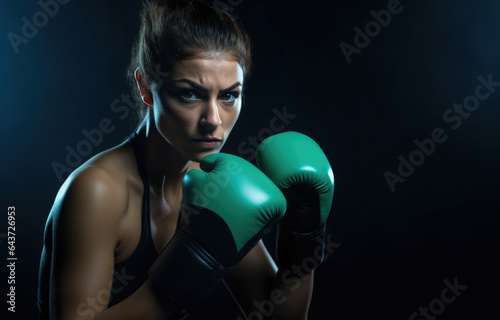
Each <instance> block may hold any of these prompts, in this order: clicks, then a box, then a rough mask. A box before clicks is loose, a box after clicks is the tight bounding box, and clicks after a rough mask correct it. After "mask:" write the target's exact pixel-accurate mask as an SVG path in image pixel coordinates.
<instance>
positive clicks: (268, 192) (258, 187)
mask: <svg viewBox="0 0 500 320" xmlns="http://www.w3.org/2000/svg"><path fill="white" fill-rule="evenodd" d="M200 168H201V169H202V170H203V171H200V170H191V171H189V172H188V173H187V174H186V175H185V177H184V180H183V185H182V187H183V196H184V199H183V206H182V209H181V214H180V216H179V220H178V224H177V229H176V232H175V234H174V236H173V238H172V240H171V241H170V242H169V243H168V245H167V246H166V247H165V249H164V250H163V251H162V253H161V255H160V257H159V258H158V259H157V260H156V261H155V263H154V264H153V266H152V267H151V269H150V270H149V275H150V277H151V278H152V279H153V281H154V282H155V283H157V284H159V286H160V291H161V292H162V293H163V294H164V295H165V296H166V297H167V298H166V300H167V301H171V302H173V303H174V304H175V305H178V306H180V307H187V306H190V305H193V304H194V303H196V302H198V301H200V300H202V299H204V298H205V297H206V296H207V295H208V294H209V293H210V292H211V290H212V289H213V288H214V287H215V286H216V285H217V283H218V282H219V281H220V280H221V278H222V275H223V273H224V271H225V270H226V268H227V267H229V266H232V265H234V264H236V263H238V262H239V261H241V259H242V258H243V257H244V256H245V255H246V254H247V253H248V252H249V251H250V250H251V249H252V248H253V247H254V246H255V245H256V244H257V242H258V241H259V240H260V239H261V238H262V236H263V235H265V234H266V233H267V232H269V230H270V229H271V228H272V226H273V224H274V223H275V222H276V221H277V220H279V219H280V218H281V217H282V216H283V214H284V212H285V210H286V199H285V197H284V196H283V194H282V193H281V191H280V190H279V189H278V188H277V187H276V186H275V185H274V183H273V182H272V181H271V180H269V178H267V176H266V175H265V174H263V173H262V172H261V171H260V170H259V169H257V168H256V167H255V166H254V165H252V164H251V163H249V162H248V161H246V160H244V159H242V158H240V157H237V156H233V155H228V154H224V153H215V154H211V155H209V156H206V157H205V158H203V160H202V161H201V162H200Z"/></svg>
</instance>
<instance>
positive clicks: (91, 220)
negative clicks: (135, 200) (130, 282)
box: [50, 167, 127, 319]
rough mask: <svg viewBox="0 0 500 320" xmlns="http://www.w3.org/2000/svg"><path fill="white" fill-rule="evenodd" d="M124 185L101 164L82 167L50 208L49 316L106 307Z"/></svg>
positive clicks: (83, 315)
mask: <svg viewBox="0 0 500 320" xmlns="http://www.w3.org/2000/svg"><path fill="white" fill-rule="evenodd" d="M126 204H127V193H126V186H125V185H124V184H122V183H120V181H117V180H116V178H114V177H113V176H111V175H110V174H109V172H107V171H106V170H105V169H103V168H99V167H90V168H86V169H84V170H83V171H81V172H80V173H79V174H78V175H76V176H75V177H74V178H73V179H72V180H71V181H69V182H68V184H67V185H66V184H65V186H63V189H62V190H61V193H60V194H59V195H58V197H57V198H56V202H55V204H54V207H53V209H52V211H51V217H50V218H51V219H52V221H51V222H52V230H51V231H52V259H51V276H50V313H51V319H90V318H89V316H90V317H93V316H94V314H93V313H94V312H99V311H101V310H104V309H106V308H107V303H108V299H109V293H110V290H109V289H110V284H111V281H112V277H113V266H114V249H115V246H116V244H117V240H118V227H119V223H120V220H121V217H122V215H123V212H124V210H125V208H126Z"/></svg>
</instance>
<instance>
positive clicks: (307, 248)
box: [256, 132, 334, 268]
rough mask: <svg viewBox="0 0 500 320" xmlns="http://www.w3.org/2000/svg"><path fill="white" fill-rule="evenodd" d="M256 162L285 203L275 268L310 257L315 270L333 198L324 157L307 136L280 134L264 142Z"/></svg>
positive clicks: (330, 177)
mask: <svg viewBox="0 0 500 320" xmlns="http://www.w3.org/2000/svg"><path fill="white" fill-rule="evenodd" d="M256 160H257V166H258V167H259V169H261V170H262V172H264V173H265V174H266V175H267V176H268V177H269V178H270V179H271V180H272V181H273V182H274V183H275V184H276V185H277V186H278V187H279V188H280V190H281V191H282V192H283V194H284V195H285V197H286V200H287V210H286V213H285V215H284V217H283V219H281V221H280V223H279V225H278V234H277V244H276V247H277V249H276V250H277V260H278V265H279V266H281V267H284V268H291V267H292V266H293V265H302V263H303V262H304V260H305V259H306V258H309V257H313V258H315V259H316V260H317V262H318V263H317V265H316V267H317V266H318V265H319V264H320V263H321V262H322V261H323V259H324V251H325V248H324V243H325V228H326V224H325V222H326V219H327V218H328V215H329V214H330V209H331V206H332V199H333V185H334V178H333V171H332V168H331V166H330V163H329V162H328V159H327V158H326V155H325V154H324V153H323V151H322V150H321V148H320V147H319V146H318V144H317V143H316V142H314V140H312V139H311V138H309V137H308V136H306V135H303V134H301V133H298V132H284V133H280V134H276V135H274V136H271V137H269V138H267V139H265V140H264V141H263V142H262V143H261V144H260V146H259V148H258V149H257V152H256ZM318 246H319V247H318Z"/></svg>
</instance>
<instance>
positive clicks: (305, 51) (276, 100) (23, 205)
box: [0, 0, 500, 319]
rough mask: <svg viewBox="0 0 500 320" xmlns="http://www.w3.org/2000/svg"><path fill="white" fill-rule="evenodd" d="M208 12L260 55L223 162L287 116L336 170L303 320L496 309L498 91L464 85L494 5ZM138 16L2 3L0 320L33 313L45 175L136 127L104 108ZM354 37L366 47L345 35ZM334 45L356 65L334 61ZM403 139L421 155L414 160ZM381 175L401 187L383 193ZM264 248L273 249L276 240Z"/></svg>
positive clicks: (491, 45)
mask: <svg viewBox="0 0 500 320" xmlns="http://www.w3.org/2000/svg"><path fill="white" fill-rule="evenodd" d="M220 3H226V4H227V5H229V4H228V3H231V8H232V10H234V11H235V12H237V13H238V15H239V16H241V19H242V20H243V22H244V24H245V26H246V28H247V29H248V31H249V32H250V34H251V36H252V39H253V45H254V51H255V55H254V57H255V60H254V62H255V64H254V70H253V71H254V73H253V76H252V78H251V79H250V82H249V83H248V87H247V93H246V101H245V106H244V109H243V111H242V114H241V117H240V120H239V122H238V124H237V126H236V127H235V129H234V130H233V133H232V136H231V138H230V139H229V141H228V143H227V145H226V146H225V147H224V149H223V151H224V152H227V153H233V154H238V155H240V156H242V157H245V158H247V159H250V158H251V156H252V147H251V144H250V142H251V141H252V139H253V140H257V142H258V141H260V140H261V139H262V138H264V137H266V136H267V135H269V134H270V133H272V128H276V127H271V125H270V123H271V120H272V119H273V117H275V116H276V114H280V113H283V112H287V113H288V118H287V120H286V121H285V123H286V124H285V125H284V127H283V128H280V129H282V130H294V131H299V132H303V133H305V134H307V135H309V136H311V137H312V138H314V139H315V140H316V141H317V142H318V143H319V145H320V146H322V148H323V150H324V151H325V153H326V154H327V156H328V158H329V159H330V162H331V164H332V167H333V170H334V173H335V196H334V203H333V208H332V214H331V216H330V218H329V221H328V231H327V233H328V234H329V235H330V236H331V239H332V241H334V242H336V243H339V244H340V246H339V247H338V248H337V249H335V252H334V253H333V254H332V255H331V256H330V257H329V258H328V259H327V260H326V261H325V262H324V264H323V265H321V267H320V268H319V270H317V273H316V279H315V286H316V287H315V291H314V297H313V302H312V305H311V311H310V318H311V319H361V318H362V317H363V318H370V319H408V318H411V314H412V313H413V312H418V310H419V308H420V307H422V308H428V307H429V306H431V307H432V308H433V309H432V310H434V311H435V312H436V314H437V318H439V319H483V318H485V317H486V315H487V314H490V313H492V314H497V313H498V311H497V309H496V307H495V306H496V305H497V303H496V302H498V298H499V292H500V290H499V288H498V287H499V285H500V280H499V270H500V269H499V267H500V266H499V254H498V244H499V237H500V236H499V234H500V233H499V232H498V230H499V218H498V213H499V207H500V206H499V202H500V201H499V193H500V185H499V182H498V181H499V176H500V169H499V168H498V163H499V159H500V148H499V142H500V130H499V126H498V121H499V119H500V105H499V102H500V90H499V89H500V87H498V86H497V85H495V84H491V85H490V87H489V89H490V91H488V90H487V88H486V87H483V88H482V89H480V90H479V91H478V92H476V88H477V86H478V85H479V84H481V83H482V82H481V81H487V80H488V77H490V78H491V79H490V80H491V81H493V82H496V81H500V60H499V59H498V57H500V45H499V40H500V39H499V35H500V33H499V28H500V21H499V20H498V16H499V15H500V3H499V2H498V1H493V0H490V1H487V0H484V1H471V0H469V1H465V0H456V1H452V0H439V1H431V0H414V1H410V0H402V1H401V3H400V4H399V5H397V3H396V1H388V0H384V1H378V0H377V1H352V0H342V1H340V0H339V1H250V0H243V1H220ZM388 6H389V9H391V10H392V11H393V14H392V16H391V21H390V22H388V23H387V21H388V18H387V15H386V16H384V15H383V14H382V16H383V17H382V18H379V19H385V21H386V22H383V24H385V25H386V26H380V25H379V28H378V29H377V24H375V23H373V22H371V21H374V20H375V18H374V16H379V15H381V14H380V13H379V12H380V10H387V9H388ZM139 8H140V2H139V1H127V2H125V1H116V0H113V1H77V0H74V1H71V2H69V3H67V4H64V5H63V4H61V5H60V6H59V11H58V12H57V13H56V14H54V15H53V17H49V18H48V19H47V21H43V15H40V14H38V12H40V11H41V10H42V8H41V6H40V4H37V3H36V1H2V2H0V16H1V19H0V29H1V32H0V34H1V35H2V37H3V40H2V41H0V46H1V54H2V59H0V72H1V75H2V77H1V86H0V88H1V89H0V90H1V95H0V101H1V107H2V117H1V120H0V121H1V122H2V125H1V126H0V130H1V136H2V139H1V144H2V150H3V153H2V156H1V157H0V166H1V168H2V181H1V182H2V183H1V186H0V192H1V205H2V211H3V212H4V213H3V215H2V218H1V223H0V225H1V226H2V227H1V230H0V240H1V244H0V252H1V259H2V265H4V264H6V258H7V254H8V253H7V239H6V232H7V216H8V213H7V212H8V209H7V207H8V206H15V208H16V256H17V257H18V260H17V262H16V264H17V268H16V303H17V304H16V313H15V314H12V313H10V312H9V313H7V312H6V309H7V307H8V305H7V304H6V303H5V299H6V294H7V287H8V285H7V276H8V275H7V268H6V267H5V266H4V267H2V268H1V269H0V270H1V274H0V275H1V281H0V282H1V283H2V286H1V291H0V292H1V293H2V297H3V298H2V299H1V300H2V303H1V307H0V309H1V312H2V314H7V315H8V317H7V319H34V318H35V314H36V307H35V298H36V287H37V272H38V263H39V256H40V250H41V247H42V232H43V227H44V223H45V220H46V218H47V215H48V213H49V211H50V208H51V206H52V203H53V201H54V197H55V195H56V192H57V190H58V189H59V187H60V186H61V181H60V180H59V178H58V177H57V175H56V173H55V171H54V169H53V164H54V163H55V162H58V163H59V164H61V165H67V166H68V167H70V166H69V164H71V163H70V162H71V161H73V162H78V161H77V160H78V159H77V158H75V157H73V158H71V157H70V158H68V159H66V157H67V155H68V153H69V151H68V150H70V149H73V150H77V148H78V146H79V145H80V151H81V153H80V155H81V161H85V160H87V159H88V158H90V157H91V156H93V155H95V154H96V153H98V152H101V151H103V150H105V149H107V148H110V147H112V146H114V145H116V144H118V143H119V142H121V141H122V140H123V139H124V138H125V137H126V136H127V135H128V134H129V133H130V132H131V128H132V127H133V126H134V125H135V123H134V118H133V115H132V113H129V112H128V111H129V109H128V106H127V105H126V104H125V103H123V102H120V101H119V102H115V103H114V101H115V100H116V99H121V96H122V94H129V88H128V85H127V83H126V80H125V68H126V64H127V61H128V58H129V51H130V47H131V44H132V40H133V37H134V36H135V34H136V32H137V30H138V10H139ZM372 10H373V11H374V13H373V14H371V13H370V12H371V11H372ZM395 12H399V13H395ZM37 14H38V16H37ZM34 15H35V16H36V18H37V19H39V20H38V22H37V23H38V25H39V26H40V27H37V29H38V31H37V33H36V34H35V35H33V34H30V30H27V29H26V28H25V29H26V30H24V31H25V33H26V32H27V33H26V34H27V35H29V36H30V37H24V38H25V40H24V43H19V44H18V45H17V46H13V45H12V44H11V40H9V35H8V34H9V33H10V32H12V33H14V34H17V35H18V36H20V37H21V36H23V25H24V24H26V22H25V21H33V17H34ZM23 17H26V19H27V20H23V19H22V18H23ZM355 27H358V28H359V30H365V27H368V28H369V30H368V32H369V33H370V34H371V35H372V37H370V38H364V37H363V36H356V34H357V33H358V34H359V31H357V30H358V29H354V28H355ZM379 29H380V30H379ZM33 32H34V31H33V30H31V33H33ZM364 32H366V31H364ZM10 37H11V38H12V37H13V36H12V34H11V35H10ZM16 41H20V40H19V38H17V40H16ZM341 43H344V44H342V46H344V47H348V46H351V47H350V49H351V50H355V52H354V51H353V52H354V53H352V54H350V55H348V58H346V55H345V54H343V52H342V49H341ZM356 43H357V45H358V46H359V47H363V48H357V49H356V48H354V47H352V46H355V45H356ZM15 47H17V49H16V48H15ZM16 50H17V53H16ZM348 60H350V62H348ZM480 77H482V78H481V79H484V80H479V78H480ZM478 94H479V95H480V96H481V97H482V98H481V99H482V100H479V99H477V98H475V96H476V95H478ZM486 96H487V97H486ZM464 100H466V103H469V106H470V108H471V109H475V110H474V111H470V112H469V111H462V114H463V115H462V116H460V115H459V114H458V113H456V112H455V111H453V106H454V104H455V103H457V104H462V103H463V102H464ZM477 103H479V105H477ZM285 108H286V110H285ZM443 115H447V116H448V117H449V118H448V120H445V119H443ZM451 117H454V118H451ZM459 117H460V119H462V120H460V121H461V123H460V124H459V123H458V121H459V120H458V118H459ZM105 118H107V119H109V121H110V123H111V125H112V127H111V128H113V129H112V130H111V129H109V131H110V132H107V133H105V134H103V139H102V141H99V143H95V144H89V143H85V142H82V141H85V140H87V139H86V138H85V136H84V135H83V133H82V130H88V131H90V130H93V129H97V128H99V123H100V122H101V121H102V120H103V119H105ZM277 123H278V124H279V123H280V122H277ZM439 128H441V131H440V132H441V136H439V137H438V138H440V139H441V140H440V141H442V140H443V139H444V137H446V140H445V141H444V142H441V143H434V144H435V146H434V148H432V146H431V143H429V141H428V140H425V139H429V138H432V132H433V130H438V133H439ZM252 137H254V138H252ZM415 139H418V140H419V141H424V142H426V143H427V144H425V145H426V148H427V154H424V153H420V154H419V152H418V151H417V152H416V151H415V150H419V147H418V146H417V144H416V143H415ZM85 146H87V147H88V146H91V148H90V150H87V149H85ZM85 153H88V154H87V155H82V154H85ZM419 155H420V158H419ZM410 156H411V157H410ZM422 156H423V157H422ZM410 158H411V159H412V161H413V162H414V164H415V165H413V170H412V169H411V168H410V167H408V164H406V167H404V168H403V167H401V168H400V169H401V170H403V172H402V173H403V175H405V176H406V177H403V176H401V174H400V173H398V166H399V165H400V162H405V161H409V159H410ZM72 165H74V163H73V164H72ZM387 172H391V173H392V174H394V175H391V174H389V173H387ZM387 175H390V176H391V179H400V180H398V181H399V182H398V181H396V180H395V181H396V182H395V183H394V185H393V187H394V190H391V187H390V185H389V183H388V182H387V180H386V177H387ZM396 175H398V176H400V177H399V178H397V177H396ZM66 176H67V173H65V174H64V175H63V178H66ZM402 179H405V180H404V181H402ZM266 243H267V244H268V245H269V248H270V250H272V249H273V239H272V238H271V237H269V238H267V239H266ZM445 281H449V282H450V283H453V282H457V283H458V284H459V285H460V286H466V288H465V289H464V287H461V289H460V290H459V291H458V294H459V295H458V296H457V295H456V293H455V294H453V293H452V291H448V292H446V293H445V294H446V296H445V299H451V300H453V299H452V297H453V296H454V295H455V298H454V300H453V302H450V300H447V301H448V303H446V302H440V301H442V296H441V293H442V292H443V290H444V289H445V288H446V284H445ZM436 299H437V300H436ZM443 306H444V310H439V309H440V308H441V309H442V308H443ZM428 317H429V318H431V317H430V316H428ZM414 319H425V317H423V316H417V317H414Z"/></svg>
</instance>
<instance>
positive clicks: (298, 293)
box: [268, 267, 314, 320]
mask: <svg viewBox="0 0 500 320" xmlns="http://www.w3.org/2000/svg"><path fill="white" fill-rule="evenodd" d="M313 281H314V271H310V272H309V273H307V272H305V271H304V270H301V269H300V268H298V267H296V268H292V269H285V268H281V267H280V268H279V269H278V272H277V274H276V278H275V280H274V283H273V287H272V290H271V292H270V294H269V301H270V302H271V303H272V304H273V305H274V312H273V313H272V314H271V315H270V316H269V317H268V319H272V320H304V319H307V313H308V310H309V305H310V303H311V297H312V292H313Z"/></svg>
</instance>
